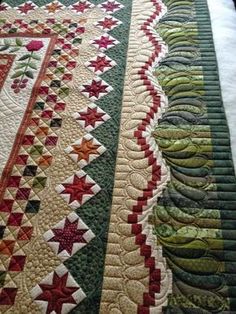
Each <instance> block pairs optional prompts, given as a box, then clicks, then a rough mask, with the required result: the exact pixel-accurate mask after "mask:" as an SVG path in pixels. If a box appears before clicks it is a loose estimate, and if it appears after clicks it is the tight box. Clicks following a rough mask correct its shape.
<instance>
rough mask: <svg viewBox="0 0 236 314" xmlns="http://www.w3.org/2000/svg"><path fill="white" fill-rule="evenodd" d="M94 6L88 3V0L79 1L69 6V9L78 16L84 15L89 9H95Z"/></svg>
mask: <svg viewBox="0 0 236 314" xmlns="http://www.w3.org/2000/svg"><path fill="white" fill-rule="evenodd" d="M94 6H95V5H94V4H92V3H91V2H89V1H87V0H81V1H78V2H76V3H74V4H72V5H70V6H69V9H71V10H72V11H74V12H75V13H77V14H82V13H85V12H87V11H88V10H89V9H92V8H94Z"/></svg>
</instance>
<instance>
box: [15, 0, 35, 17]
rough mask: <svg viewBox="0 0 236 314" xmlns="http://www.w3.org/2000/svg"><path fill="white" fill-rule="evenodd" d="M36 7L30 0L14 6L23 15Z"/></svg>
mask: <svg viewBox="0 0 236 314" xmlns="http://www.w3.org/2000/svg"><path fill="white" fill-rule="evenodd" d="M36 8H37V5H35V4H34V3H33V2H32V1H26V2H25V3H23V4H21V5H19V6H18V7H15V9H17V10H18V11H19V12H20V13H21V14H22V15H25V14H27V13H28V12H31V11H33V10H35V9H36Z"/></svg>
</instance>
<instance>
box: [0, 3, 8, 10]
mask: <svg viewBox="0 0 236 314" xmlns="http://www.w3.org/2000/svg"><path fill="white" fill-rule="evenodd" d="M8 8H9V7H8V5H6V4H5V3H3V4H0V12H1V11H6V10H7V9H8Z"/></svg>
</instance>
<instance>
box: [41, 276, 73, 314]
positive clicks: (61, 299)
mask: <svg viewBox="0 0 236 314" xmlns="http://www.w3.org/2000/svg"><path fill="white" fill-rule="evenodd" d="M67 278H68V273H65V274H64V275H63V276H62V277H59V276H58V274H57V273H56V272H54V274H53V280H52V284H39V287H40V288H41V289H42V293H41V294H40V295H39V296H37V297H36V299H35V300H39V301H47V302H48V306H47V310H46V314H50V313H52V312H53V311H54V313H57V314H61V313H62V306H63V304H64V303H71V304H76V301H75V299H74V298H73V296H72V294H73V293H74V292H76V291H77V290H78V287H68V286H67Z"/></svg>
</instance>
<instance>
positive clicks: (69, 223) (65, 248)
mask: <svg viewBox="0 0 236 314" xmlns="http://www.w3.org/2000/svg"><path fill="white" fill-rule="evenodd" d="M94 237H95V235H94V233H93V232H92V231H91V230H90V229H89V228H88V226H87V225H86V224H85V223H84V222H83V221H82V219H80V218H79V216H78V215H77V214H76V213H71V214H70V215H69V216H67V217H66V218H64V219H63V220H62V221H60V222H59V223H58V224H56V225H55V226H54V227H53V228H52V229H51V230H49V231H47V232H46V233H45V234H44V239H45V240H46V241H47V243H48V245H50V246H51V248H52V249H53V250H54V251H55V253H56V254H57V255H58V257H60V258H61V259H62V260H66V259H68V258H69V257H71V256H72V255H73V254H75V253H76V252H77V251H79V250H80V249H81V248H83V247H84V246H85V245H87V243H89V242H90V241H91V240H92V239H93V238H94Z"/></svg>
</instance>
